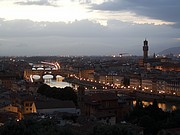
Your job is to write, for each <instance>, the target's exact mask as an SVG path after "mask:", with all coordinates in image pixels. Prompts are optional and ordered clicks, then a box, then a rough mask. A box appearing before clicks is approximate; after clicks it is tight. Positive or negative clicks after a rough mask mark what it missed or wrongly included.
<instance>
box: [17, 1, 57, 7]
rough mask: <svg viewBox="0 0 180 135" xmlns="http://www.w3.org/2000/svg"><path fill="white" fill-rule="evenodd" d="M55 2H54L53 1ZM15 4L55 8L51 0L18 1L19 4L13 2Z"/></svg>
mask: <svg viewBox="0 0 180 135" xmlns="http://www.w3.org/2000/svg"><path fill="white" fill-rule="evenodd" d="M54 1H56V0H54ZM15 4H18V5H39V6H53V7H56V6H57V5H55V4H54V3H53V0H37V1H32V0H27V1H25V2H24V1H20V2H15Z"/></svg>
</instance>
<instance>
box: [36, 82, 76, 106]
mask: <svg viewBox="0 0 180 135" xmlns="http://www.w3.org/2000/svg"><path fill="white" fill-rule="evenodd" d="M37 92H38V93H39V94H41V95H44V96H46V97H49V98H55V99H59V100H72V101H73V102H74V103H75V104H76V105H77V94H76V92H75V91H74V90H73V88H71V87H65V88H56V87H50V86H49V85H47V84H43V85H41V86H40V87H39V89H38V90H37Z"/></svg>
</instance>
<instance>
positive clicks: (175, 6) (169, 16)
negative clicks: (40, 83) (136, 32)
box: [93, 0, 180, 28]
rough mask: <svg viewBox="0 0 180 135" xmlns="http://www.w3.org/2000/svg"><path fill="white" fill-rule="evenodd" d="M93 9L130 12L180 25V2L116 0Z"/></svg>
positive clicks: (176, 0) (175, 0)
mask: <svg viewBox="0 0 180 135" xmlns="http://www.w3.org/2000/svg"><path fill="white" fill-rule="evenodd" d="M93 9H96V10H108V11H130V12H133V13H136V14H137V15H141V16H147V17H150V18H152V19H159V20H164V21H168V22H174V23H176V26H179V25H180V24H179V23H180V15H179V13H180V0H114V1H109V2H104V3H102V4H100V5H94V6H93ZM179 28H180V27H179Z"/></svg>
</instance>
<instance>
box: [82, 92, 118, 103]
mask: <svg viewBox="0 0 180 135" xmlns="http://www.w3.org/2000/svg"><path fill="white" fill-rule="evenodd" d="M117 99H118V98H117V96H116V94H115V93H111V92H107V93H93V94H90V95H86V96H85V97H84V100H85V102H91V103H98V102H99V101H111V100H117Z"/></svg>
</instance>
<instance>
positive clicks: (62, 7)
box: [0, 0, 180, 56]
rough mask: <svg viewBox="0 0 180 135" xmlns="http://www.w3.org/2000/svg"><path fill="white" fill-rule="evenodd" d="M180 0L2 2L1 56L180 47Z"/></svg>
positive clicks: (136, 52) (113, 52)
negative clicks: (143, 47)
mask: <svg viewBox="0 0 180 135" xmlns="http://www.w3.org/2000/svg"><path fill="white" fill-rule="evenodd" d="M179 12H180V2H179V1H178V0H172V1H168V0H164V1H163V2H162V1H161V0H152V1H143V0H138V1H136V2H134V1H133V0H1V1H0V31H1V33H0V48H1V49H0V56H34V55H35V56H40V55H60V56H61V55H118V54H119V53H129V54H132V55H142V46H143V41H144V39H145V38H147V40H148V41H149V52H150V53H149V54H150V55H152V54H153V53H159V52H161V51H163V50H164V49H167V48H171V47H178V46H180V37H179V35H180V32H179V29H180V27H179V26H180V17H179V16H178V13H179Z"/></svg>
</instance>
